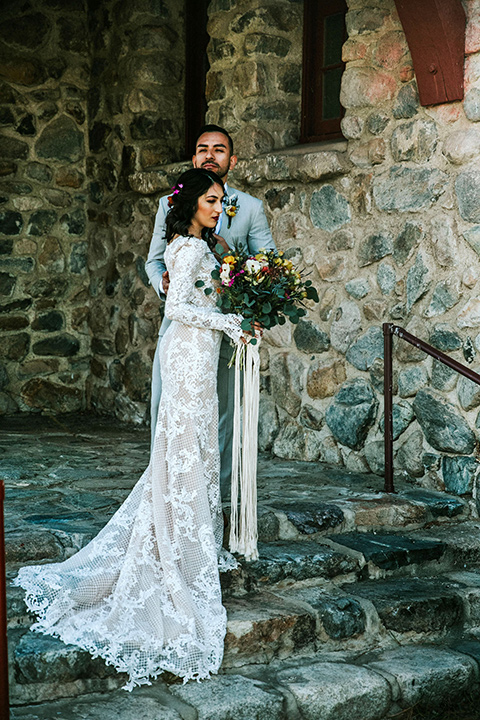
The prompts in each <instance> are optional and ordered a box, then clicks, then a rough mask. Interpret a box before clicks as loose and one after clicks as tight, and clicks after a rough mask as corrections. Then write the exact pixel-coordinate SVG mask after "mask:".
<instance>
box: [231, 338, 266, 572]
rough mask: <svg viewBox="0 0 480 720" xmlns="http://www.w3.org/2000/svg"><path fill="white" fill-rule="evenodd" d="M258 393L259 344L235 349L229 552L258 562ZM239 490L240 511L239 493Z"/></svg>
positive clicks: (249, 344)
mask: <svg viewBox="0 0 480 720" xmlns="http://www.w3.org/2000/svg"><path fill="white" fill-rule="evenodd" d="M242 369H243V437H242V441H241V442H240V437H241V435H242V433H241V398H240V394H241V393H240V375H241V370H242ZM259 392H260V358H259V354H258V341H257V344H256V345H252V344H251V343H248V344H247V345H243V343H242V346H241V347H237V354H236V358H235V410H234V417H233V457H232V510H231V516H230V550H231V551H232V552H238V553H240V554H241V555H244V556H245V559H246V560H257V558H258V550H257V433H258V403H259ZM239 489H240V512H238V492H239Z"/></svg>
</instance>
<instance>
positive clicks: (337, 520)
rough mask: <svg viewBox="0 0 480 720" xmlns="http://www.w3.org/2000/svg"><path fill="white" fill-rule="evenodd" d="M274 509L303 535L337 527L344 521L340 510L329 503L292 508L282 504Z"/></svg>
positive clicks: (300, 505) (299, 504) (298, 504)
mask: <svg viewBox="0 0 480 720" xmlns="http://www.w3.org/2000/svg"><path fill="white" fill-rule="evenodd" d="M274 507H278V508H279V509H280V510H282V511H283V512H284V513H285V515H286V516H287V519H288V520H289V521H290V522H291V523H292V525H294V526H295V527H296V528H297V530H298V531H299V532H300V533H302V534H303V535H311V534H312V533H317V532H320V531H322V530H328V529H329V528H334V527H337V526H338V525H341V524H342V522H343V521H344V515H343V512H342V510H341V509H340V508H339V507H337V506H336V505H333V504H329V503H309V504H308V505H306V504H305V505H303V506H302V504H301V503H296V504H295V505H294V506H293V507H289V506H288V505H286V504H283V503H282V504H281V505H280V504H278V505H275V506H274ZM323 549H324V548H323Z"/></svg>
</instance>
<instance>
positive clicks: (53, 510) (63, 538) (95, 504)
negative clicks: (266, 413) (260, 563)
mask: <svg viewBox="0 0 480 720" xmlns="http://www.w3.org/2000/svg"><path fill="white" fill-rule="evenodd" d="M331 472H332V473H333V472H334V471H333V470H331ZM344 475H345V473H344ZM347 480H348V481H349V483H347V484H346V485H334V484H330V485H329V484H325V485H323V486H322V487H321V488H316V489H313V488H312V486H311V479H309V482H308V483H307V481H306V479H305V480H304V485H302V483H301V482H300V484H299V485H295V484H293V488H294V489H289V488H288V486H287V487H286V488H285V492H284V494H283V495H282V494H281V493H280V492H279V491H276V490H273V489H270V492H269V493H268V497H266V498H264V499H262V501H261V502H260V504H259V509H258V533H259V539H260V541H262V542H275V541H280V540H283V541H289V542H291V541H293V540H300V541H304V540H317V539H321V538H322V537H324V536H331V535H332V534H341V535H343V534H345V533H353V532H357V531H362V532H365V531H381V532H392V531H394V532H399V531H403V530H407V531H411V530H416V529H421V528H425V527H428V526H430V525H431V524H432V523H436V524H439V525H440V526H442V525H448V527H451V526H452V525H454V524H455V523H458V522H459V521H461V522H464V521H465V520H466V519H468V517H469V515H470V507H469V504H468V502H467V501H466V500H464V499H463V498H459V497H456V496H451V495H446V494H444V493H438V492H434V491H427V490H424V489H422V488H415V487H412V486H410V485H406V486H404V487H403V486H402V487H401V488H400V489H399V491H398V493H396V494H394V495H389V494H385V493H382V492H371V491H369V489H368V487H367V488H366V487H365V478H364V477H363V476H362V477H361V478H360V479H358V480H357V484H358V488H356V484H355V482H354V480H352V478H347ZM378 480H379V479H378V478H376V482H377V484H378ZM324 482H326V481H324ZM280 487H281V486H280ZM294 491H295V492H294ZM32 492H35V491H33V490H31V489H27V488H17V489H15V493H12V499H11V500H8V498H7V504H6V511H7V528H9V529H8V530H7V531H6V533H5V545H6V548H5V551H6V560H7V564H8V566H9V567H11V568H16V567H19V566H20V565H22V564H26V563H32V562H45V561H49V562H58V561H61V560H64V559H65V558H67V557H69V556H70V555H72V554H73V553H74V552H76V551H77V550H78V549H80V548H81V547H83V546H84V545H85V544H86V543H87V542H89V541H90V540H91V539H92V537H94V536H95V535H96V534H97V533H98V531H99V530H100V529H101V528H102V527H103V526H104V525H105V523H106V522H107V520H108V519H109V517H110V516H111V515H112V513H113V512H114V511H115V510H116V508H117V507H118V504H119V502H120V500H116V499H114V498H111V497H108V498H106V497H105V496H103V495H102V494H101V493H100V492H97V493H94V492H76V493H72V494H64V495H63V496H62V495H61V494H60V493H58V492H56V493H55V492H52V493H51V495H52V497H51V498H49V496H48V493H46V491H45V490H44V491H43V495H42V493H41V492H40V495H39V498H38V499H37V500H36V501H35V506H34V508H32V510H33V509H34V510H35V512H30V513H29V512H25V503H27V506H28V503H31V501H32V495H31V494H32ZM116 495H117V497H121V496H122V495H126V491H123V492H120V491H117V493H116ZM318 497H321V498H322V500H321V501H319V500H318V499H317V498H318ZM87 508H88V509H87ZM9 515H11V519H10V520H9V519H8V516H9Z"/></svg>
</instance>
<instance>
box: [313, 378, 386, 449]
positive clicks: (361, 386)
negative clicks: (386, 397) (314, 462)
mask: <svg viewBox="0 0 480 720" xmlns="http://www.w3.org/2000/svg"><path fill="white" fill-rule="evenodd" d="M377 408H378V400H377V398H376V396H375V393H374V391H373V388H372V387H371V385H370V384H369V383H367V382H365V380H362V379H360V378H357V379H355V380H351V381H349V382H346V383H344V384H343V385H342V387H341V388H340V390H339V392H338V393H337V395H336V396H335V399H334V401H333V403H332V404H331V405H329V407H328V408H327V411H326V413H325V421H326V423H327V425H328V427H329V428H330V430H331V431H332V434H333V435H334V437H335V438H336V439H337V440H338V442H341V443H342V445H347V447H350V448H352V449H359V448H360V447H361V446H362V445H363V443H364V441H365V438H366V436H367V433H368V429H369V427H370V426H371V425H372V424H373V422H374V420H375V417H376V414H377Z"/></svg>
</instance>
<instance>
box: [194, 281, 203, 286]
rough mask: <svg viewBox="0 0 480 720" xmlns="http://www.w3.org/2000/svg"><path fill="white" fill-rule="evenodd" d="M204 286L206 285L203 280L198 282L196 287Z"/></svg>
mask: <svg viewBox="0 0 480 720" xmlns="http://www.w3.org/2000/svg"><path fill="white" fill-rule="evenodd" d="M204 285H205V283H204V282H203V280H197V282H196V283H195V287H203V286H204Z"/></svg>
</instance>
